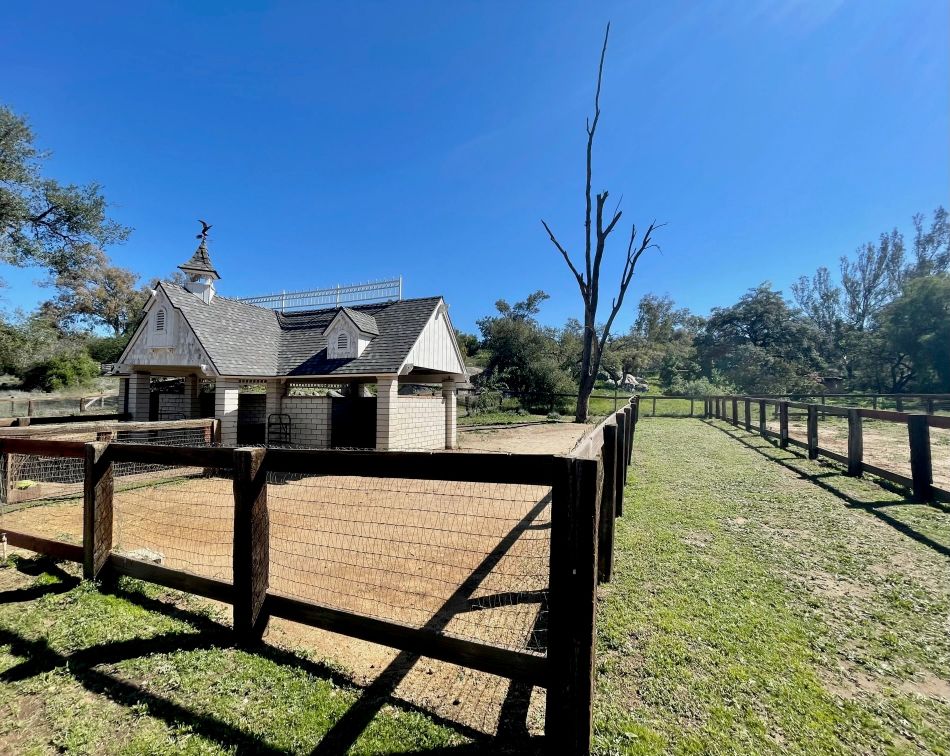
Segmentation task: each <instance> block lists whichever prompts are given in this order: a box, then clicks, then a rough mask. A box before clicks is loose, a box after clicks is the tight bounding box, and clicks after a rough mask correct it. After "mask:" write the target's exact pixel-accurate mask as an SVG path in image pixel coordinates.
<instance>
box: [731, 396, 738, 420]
mask: <svg viewBox="0 0 950 756" xmlns="http://www.w3.org/2000/svg"><path fill="white" fill-rule="evenodd" d="M732 424H733V425H738V424H739V400H738V399H736V398H735V397H732Z"/></svg>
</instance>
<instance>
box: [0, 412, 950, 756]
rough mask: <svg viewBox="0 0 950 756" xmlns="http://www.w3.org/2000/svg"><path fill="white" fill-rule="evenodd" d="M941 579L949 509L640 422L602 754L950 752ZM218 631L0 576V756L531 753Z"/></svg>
mask: <svg viewBox="0 0 950 756" xmlns="http://www.w3.org/2000/svg"><path fill="white" fill-rule="evenodd" d="M288 491H292V488H291V489H288ZM526 500H527V499H526ZM948 568H950V513H948V512H947V511H946V510H942V509H937V508H934V507H930V506H926V505H912V504H908V503H907V502H906V500H905V499H903V498H902V497H901V496H900V495H899V494H896V493H892V492H890V491H889V490H887V489H883V488H881V487H880V486H879V485H877V484H875V483H873V482H870V481H862V480H856V479H851V478H847V477H845V476H843V475H841V473H840V469H839V468H838V467H836V466H833V465H828V464H823V463H820V462H808V461H807V460H804V459H802V458H801V456H799V455H795V454H792V453H791V452H783V451H779V450H777V449H776V448H775V447H774V446H772V445H771V444H770V443H768V442H767V441H765V440H764V439H761V438H759V437H757V436H755V435H753V434H747V433H745V432H744V431H741V430H738V429H735V428H732V427H730V426H728V425H726V424H725V423H721V422H712V423H707V422H703V421H701V420H698V419H697V420H682V419H663V418H656V419H655V420H654V419H651V420H650V421H648V422H645V423H641V424H640V425H639V426H638V429H637V436H636V450H635V455H634V467H633V469H632V471H631V479H630V485H629V486H628V495H627V500H626V507H625V514H624V517H623V518H622V519H621V520H619V521H618V530H617V553H616V563H615V578H614V581H613V582H612V583H611V584H609V585H606V586H603V587H602V588H601V605H600V609H599V616H598V662H597V680H596V696H597V697H596V703H595V734H594V750H595V752H596V753H598V754H602V755H604V756H606V755H607V754H639V753H779V752H787V753H947V752H950V736H948V733H950V569H948ZM227 616H228V614H227V612H226V611H225V610H224V609H217V608H215V607H213V606H209V604H207V603H206V602H200V601H198V600H192V599H187V598H184V597H181V596H180V595H178V594H175V593H173V592H169V591H164V590H162V589H157V588H154V587H147V586H144V585H142V584H140V583H136V582H134V581H126V580H123V581H122V583H121V585H120V589H119V591H118V592H117V593H115V594H101V593H99V592H98V591H97V590H95V589H94V587H93V586H90V585H88V584H83V583H80V582H79V581H78V580H77V579H76V577H75V573H74V572H73V573H72V574H70V573H68V572H65V571H63V570H62V569H60V568H58V567H56V566H55V565H52V564H50V563H48V562H45V561H42V560H29V559H23V560H19V561H17V562H16V563H15V564H12V565H8V566H6V567H2V568H0V738H2V740H0V742H2V743H3V745H2V747H0V750H8V751H10V752H11V753H28V754H29V753H36V754H45V753H56V752H65V753H215V754H217V753H235V752H239V753H240V752H243V753H281V754H283V753H311V752H314V753H318V754H319V753H324V754H327V753H342V752H343V750H340V749H337V750H334V747H333V742H334V740H333V738H334V733H339V731H340V730H341V728H342V729H343V730H347V728H349V737H346V738H344V739H343V741H344V742H345V743H346V744H347V745H350V744H352V749H351V750H350V751H348V752H350V753H360V754H363V753H417V754H422V753H426V754H434V753H446V754H459V755H461V754H476V753H506V752H510V753H531V752H533V751H534V750H535V749H536V748H537V746H538V741H537V739H528V740H525V739H521V740H514V741H512V740H508V739H507V736H506V738H505V739H503V740H495V739H492V740H485V735H484V732H485V729H484V728H478V727H473V726H470V725H466V724H464V721H463V720H464V718H465V715H466V712H468V711H470V710H472V709H475V708H477V707H478V706H479V705H480V701H482V700H483V699H484V700H487V701H488V703H489V704H491V705H494V702H495V698H494V696H495V693H494V691H493V689H492V688H491V687H490V681H487V680H486V679H485V678H483V677H478V678H476V677H469V678H467V682H466V685H467V686H468V688H467V689H465V690H463V692H461V693H456V692H455V690H456V689H461V688H453V685H456V686H458V680H460V679H462V677H463V675H464V671H463V670H461V669H460V668H450V670H449V671H447V672H445V673H444V674H443V671H442V670H441V669H440V668H439V667H438V666H437V665H435V664H433V665H431V666H429V665H428V664H427V663H426V662H425V660H423V662H422V663H418V662H413V663H414V674H416V675H417V677H416V678H415V679H416V680H417V682H416V683H414V684H416V685H418V687H417V688H415V689H413V688H411V687H410V689H409V690H408V691H407V690H406V689H404V688H403V687H400V688H399V689H398V690H396V689H395V688H389V687H386V686H385V685H382V686H381V687H380V683H379V681H378V679H377V680H372V679H370V680H364V679H362V678H361V676H360V675H358V674H355V673H354V671H353V667H352V666H351V661H352V660H353V658H355V657H348V656H347V653H348V648H349V646H350V644H349V642H348V641H347V640H346V639H342V638H339V637H338V636H330V635H329V634H327V640H325V641H324V642H323V643H322V644H311V643H310V639H309V638H306V639H305V638H304V637H303V636H301V635H299V634H295V633H291V632H290V630H289V629H287V628H286V627H284V626H280V625H278V626H276V627H275V626H274V624H273V623H272V630H271V633H270V634H269V635H268V637H267V638H266V644H264V645H261V646H258V647H254V648H250V649H237V648H234V647H232V646H231V645H230V637H229V634H228V632H227ZM287 624H290V623H287ZM296 627H299V626H296ZM390 658H391V657H390ZM376 664H377V665H378V664H379V663H376ZM386 664H389V661H384V662H383V665H386ZM420 680H421V682H418V681H420ZM426 680H428V681H430V682H429V687H428V688H426V687H425V681H426ZM494 680H495V682H496V683H497V682H500V681H499V680H498V679H497V678H494ZM364 685H368V687H365V688H364V687H363V686H364ZM462 687H464V686H462ZM512 688H514V686H512ZM394 691H395V692H394ZM533 698H534V697H533V696H532V700H533ZM510 700H511V699H506V705H507V703H508V702H509V701H510ZM368 702H369V703H368ZM516 708H517V707H516ZM453 710H455V712H456V713H454V714H453ZM524 710H527V704H524ZM354 722H355V723H356V724H355V725H354V724H353V723H354ZM498 730H499V732H500V731H501V730H502V725H501V721H500V720H499V724H498ZM522 730H523V728H522ZM531 731H532V732H536V731H537V727H536V724H535V726H533V728H532V730H531ZM525 734H527V733H526V732H522V733H521V737H523V736H524V735H525ZM325 737H328V740H327V741H324V742H323V743H322V744H321V739H323V738H325ZM338 742H339V741H337V743H338ZM328 743H329V744H328Z"/></svg>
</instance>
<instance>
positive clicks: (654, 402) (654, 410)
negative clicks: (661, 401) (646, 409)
mask: <svg viewBox="0 0 950 756" xmlns="http://www.w3.org/2000/svg"><path fill="white" fill-rule="evenodd" d="M653 417H656V397H655V396H654V397H653Z"/></svg>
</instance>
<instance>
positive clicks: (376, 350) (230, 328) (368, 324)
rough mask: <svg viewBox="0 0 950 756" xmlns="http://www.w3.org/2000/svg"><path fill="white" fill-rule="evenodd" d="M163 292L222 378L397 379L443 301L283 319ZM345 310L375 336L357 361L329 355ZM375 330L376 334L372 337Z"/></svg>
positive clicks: (166, 287) (172, 289)
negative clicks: (333, 325)
mask: <svg viewBox="0 0 950 756" xmlns="http://www.w3.org/2000/svg"><path fill="white" fill-rule="evenodd" d="M159 287H160V288H161V289H162V291H163V292H164V293H165V295H166V296H167V297H168V299H169V301H170V302H171V304H172V306H173V307H175V308H176V309H177V310H179V311H180V312H181V313H182V315H183V316H184V318H185V320H186V321H187V322H188V324H189V325H190V326H191V328H192V330H193V331H194V333H195V336H196V337H197V338H198V341H200V342H201V345H202V347H204V349H205V351H206V352H207V354H208V357H209V358H210V359H211V361H212V362H213V363H214V366H215V368H216V369H217V371H218V373H220V374H221V375H237V376H307V375H321V376H322V375H331V376H335V375H339V376H346V375H373V374H387V373H389V374H392V373H397V372H398V371H399V369H400V367H401V366H402V364H403V362H404V361H405V359H406V357H407V356H408V354H409V352H410V350H411V349H412V347H413V345H414V344H415V343H416V341H417V340H418V339H419V336H420V334H421V333H422V331H423V329H424V328H425V326H426V324H427V323H428V322H429V319H430V318H431V317H432V315H433V313H434V312H435V310H436V308H437V307H438V306H439V305H440V303H441V302H442V298H441V297H425V298H422V299H402V300H399V301H395V302H383V303H380V304H370V305H357V306H353V307H346V308H340V307H330V308H326V309H321V310H308V311H304V312H289V313H279V312H276V311H274V310H269V309H265V308H263V307H257V306H256V305H251V304H247V303H246V302H239V301H237V300H235V299H228V298H227V297H222V296H216V297H215V298H214V299H213V300H212V301H211V303H210V304H207V303H205V302H204V301H202V300H201V299H200V298H198V297H196V296H195V295H194V294H192V293H191V292H188V291H186V290H185V289H183V288H182V287H180V286H177V285H176V284H170V283H166V282H162V283H160V284H159ZM341 309H345V310H346V314H347V316H348V317H350V318H352V319H353V321H354V322H355V323H356V324H357V327H359V328H360V330H362V331H363V332H364V333H369V334H371V335H373V336H374V338H373V339H372V341H370V343H369V344H368V345H367V347H366V348H365V349H364V350H363V353H362V354H361V355H360V356H359V357H355V358H353V359H346V360H340V359H335V360H331V359H329V358H328V357H327V340H326V337H325V335H324V333H325V331H326V328H327V326H328V325H329V324H330V322H331V321H332V320H333V318H334V317H335V316H336V315H337V314H339V312H340V310H341ZM374 331H375V333H374Z"/></svg>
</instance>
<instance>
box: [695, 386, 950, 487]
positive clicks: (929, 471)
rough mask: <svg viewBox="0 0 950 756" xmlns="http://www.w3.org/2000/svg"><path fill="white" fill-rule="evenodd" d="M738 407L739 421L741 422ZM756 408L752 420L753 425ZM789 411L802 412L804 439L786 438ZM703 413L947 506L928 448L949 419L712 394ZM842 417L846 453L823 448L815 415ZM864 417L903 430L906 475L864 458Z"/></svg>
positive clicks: (949, 428) (814, 457)
mask: <svg viewBox="0 0 950 756" xmlns="http://www.w3.org/2000/svg"><path fill="white" fill-rule="evenodd" d="M740 406H741V407H742V412H741V415H742V418H743V420H742V422H741V423H740V420H739V417H740V410H739V408H740ZM753 407H755V408H756V410H757V413H758V417H757V422H753V417H754V416H755V412H754V411H753ZM769 408H772V411H773V413H774V414H776V415H777V416H778V425H779V430H778V431H773V430H769V428H768V427H767V415H768V411H769ZM789 410H800V411H804V412H805V413H806V417H807V423H806V440H805V441H800V440H799V439H796V438H792V437H790V436H789ZM704 415H705V417H707V418H716V419H719V420H725V421H727V422H730V423H731V424H732V425H735V426H739V425H740V424H741V425H743V426H744V428H745V430H747V431H749V432H752V431H753V430H755V431H757V432H758V433H759V434H760V435H762V436H763V437H765V438H771V439H776V440H777V441H778V445H779V446H780V447H781V448H782V449H787V448H788V447H789V446H793V447H798V448H801V449H804V450H805V451H806V453H807V455H808V458H809V459H817V458H818V457H819V456H821V457H827V458H828V459H832V460H834V461H835V462H839V463H841V464H843V465H845V466H846V467H847V474H848V475H851V476H856V477H860V476H861V475H863V474H864V473H869V474H871V475H876V476H877V477H879V478H883V479H884V480H889V481H891V482H893V483H897V484H899V485H902V486H906V487H907V488H909V489H911V491H912V492H913V498H914V499H915V500H917V501H943V502H950V491H948V490H945V489H942V488H939V487H937V486H935V485H934V482H933V457H932V453H931V444H930V429H931V428H940V429H944V430H950V417H948V416H945V415H932V414H921V413H910V412H898V411H896V410H879V409H873V408H872V409H868V408H865V407H837V406H832V405H828V404H818V403H807V402H792V401H787V400H783V399H769V398H762V397H752V396H711V397H706V398H705V399H704ZM826 416H832V417H843V418H847V423H848V446H847V454H841V453H839V452H836V451H833V450H831V449H828V448H827V447H823V446H821V445H820V442H819V435H818V422H819V417H826ZM865 419H872V420H882V421H884V422H888V423H897V424H902V425H905V426H907V439H908V443H909V446H910V468H911V475H910V476H909V477H908V476H907V475H902V474H900V473H897V472H894V471H893V470H888V469H886V468H884V467H880V466H877V465H872V464H869V463H867V462H866V461H865V460H864V432H863V428H864V425H863V421H864V420H865Z"/></svg>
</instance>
